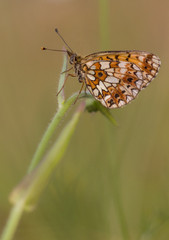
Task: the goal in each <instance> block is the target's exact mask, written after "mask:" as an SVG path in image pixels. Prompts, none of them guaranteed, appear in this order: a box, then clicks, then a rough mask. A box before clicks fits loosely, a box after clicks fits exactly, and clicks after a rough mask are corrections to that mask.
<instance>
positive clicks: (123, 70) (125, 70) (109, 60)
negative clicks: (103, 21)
mask: <svg viewBox="0 0 169 240" xmlns="http://www.w3.org/2000/svg"><path fill="white" fill-rule="evenodd" d="M160 64H161V62H160V59H159V58H158V57H157V56H155V55H154V54H151V53H147V52H141V51H117V52H111V51H109V52H99V53H93V54H91V55H88V56H86V57H85V58H83V59H82V61H81V70H82V71H83V73H84V74H85V81H86V86H87V88H88V90H89V91H90V93H91V94H92V95H93V96H94V97H95V98H96V99H97V100H99V101H100V102H101V103H102V104H103V105H104V106H105V107H108V108H117V107H121V106H123V105H125V104H127V103H129V102H130V101H131V100H133V99H135V97H136V96H137V94H138V93H139V92H140V91H141V90H142V89H143V88H145V87H146V86H147V85H148V84H149V83H150V82H151V81H152V80H153V78H154V77H155V76H156V75H157V73H158V70H159V67H160Z"/></svg>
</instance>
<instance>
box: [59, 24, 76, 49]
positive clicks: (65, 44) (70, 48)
mask: <svg viewBox="0 0 169 240" xmlns="http://www.w3.org/2000/svg"><path fill="white" fill-rule="evenodd" d="M55 32H56V33H57V34H58V35H59V37H60V38H61V39H62V41H63V42H64V44H65V45H66V46H67V47H68V48H69V50H70V51H71V52H73V50H72V49H71V48H70V47H69V45H68V44H67V43H66V41H65V40H64V38H63V37H62V36H61V35H60V33H59V31H58V29H57V28H55Z"/></svg>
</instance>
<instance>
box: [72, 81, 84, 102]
mask: <svg viewBox="0 0 169 240" xmlns="http://www.w3.org/2000/svg"><path fill="white" fill-rule="evenodd" d="M84 83H85V82H84V81H83V83H82V86H81V89H80V91H79V93H78V95H77V98H76V100H75V101H74V104H75V103H76V102H77V99H78V98H79V95H80V94H81V92H82V89H83V87H84Z"/></svg>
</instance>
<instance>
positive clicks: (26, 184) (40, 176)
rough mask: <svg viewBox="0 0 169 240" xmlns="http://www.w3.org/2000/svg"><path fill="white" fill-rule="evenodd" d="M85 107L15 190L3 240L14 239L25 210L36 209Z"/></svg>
mask: <svg viewBox="0 0 169 240" xmlns="http://www.w3.org/2000/svg"><path fill="white" fill-rule="evenodd" d="M84 107H85V104H84V103H82V104H81V105H80V107H79V108H78V110H77V111H76V112H75V113H74V115H73V117H72V119H71V120H70V121H69V123H68V124H67V125H66V127H65V128H64V129H63V130H62V132H61V134H60V136H59V138H58V140H57V141H56V142H55V143H54V145H53V147H52V148H51V149H50V150H49V152H48V153H47V154H46V156H45V157H44V159H43V161H41V163H40V164H39V165H38V166H37V168H36V169H35V170H33V171H32V172H30V173H29V174H28V175H26V177H25V178H24V179H23V181H22V182H21V183H20V184H19V186H17V187H16V189H14V191H13V193H12V195H11V198H10V200H11V201H12V203H13V204H14V207H13V208H12V210H11V214H10V216H9V218H8V221H7V224H6V227H5V228H4V231H3V233H2V236H1V240H11V239H12V238H13V236H14V233H15V231H16V229H17V226H18V223H19V220H20V219H21V216H22V214H23V212H24V210H26V209H31V208H32V207H34V205H35V203H36V202H37V200H38V199H39V197H40V194H41V193H42V191H43V190H44V188H45V187H46V185H47V183H48V181H49V178H50V176H51V175H52V173H53V171H54V170H55V167H56V165H57V164H58V162H59V161H60V159H61V158H62V156H63V154H64V153H65V151H66V149H67V146H68V143H69V141H70V138H71V136H72V134H73V132H74V130H75V127H76V125H77V123H78V121H79V118H80V115H81V113H82V112H83V111H84Z"/></svg>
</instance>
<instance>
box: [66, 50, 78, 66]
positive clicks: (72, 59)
mask: <svg viewBox="0 0 169 240" xmlns="http://www.w3.org/2000/svg"><path fill="white" fill-rule="evenodd" d="M67 53H68V56H69V57H70V59H69V62H70V64H72V65H74V64H77V63H80V61H81V57H80V56H77V54H76V53H73V52H70V51H67Z"/></svg>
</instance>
